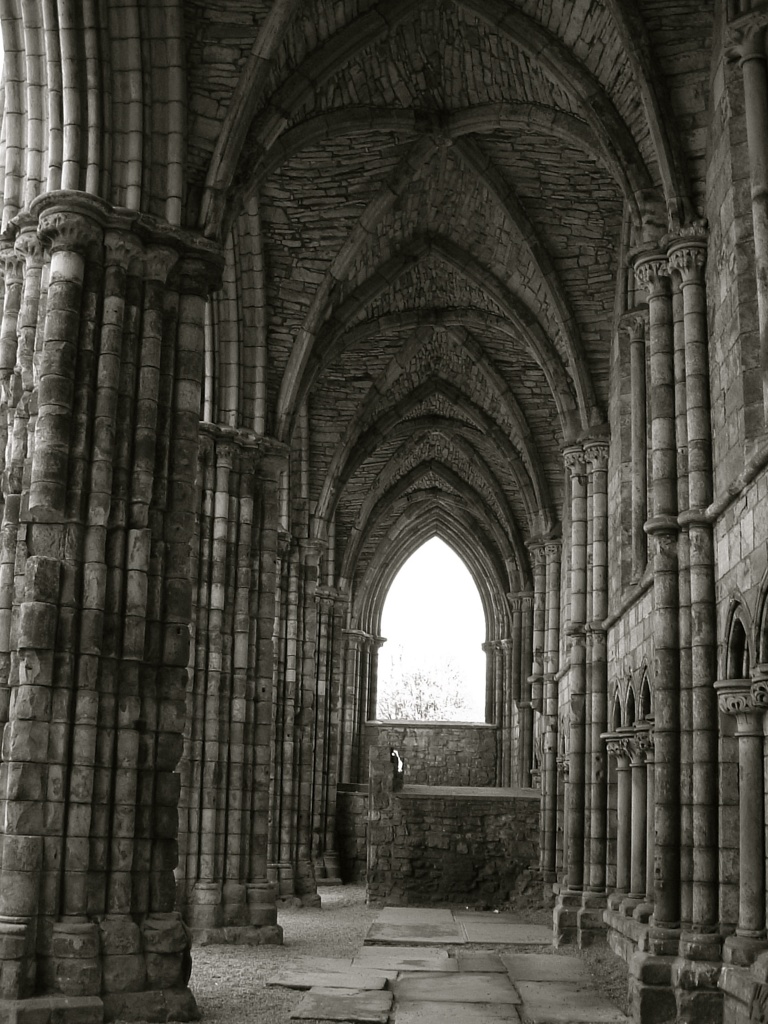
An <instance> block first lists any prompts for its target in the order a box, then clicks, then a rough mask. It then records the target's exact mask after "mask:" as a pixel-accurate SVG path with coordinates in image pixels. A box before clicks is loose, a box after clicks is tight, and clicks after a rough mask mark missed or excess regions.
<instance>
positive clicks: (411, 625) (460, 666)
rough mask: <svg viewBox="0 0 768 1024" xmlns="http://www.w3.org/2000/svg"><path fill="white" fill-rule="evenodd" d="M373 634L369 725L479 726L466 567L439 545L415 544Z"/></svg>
mask: <svg viewBox="0 0 768 1024" xmlns="http://www.w3.org/2000/svg"><path fill="white" fill-rule="evenodd" d="M381 632H382V635H383V636H384V637H386V641H385V643H384V644H383V646H382V647H381V650H380V651H379V662H378V685H377V702H376V704H377V706H376V715H377V718H380V719H401V720H411V721H454V722H483V721H485V706H486V700H485V696H486V695H485V679H486V659H485V654H484V652H483V648H482V645H483V642H484V641H485V639H486V624H485V615H484V612H483V606H482V602H481V600H480V594H479V593H478V590H477V586H476V585H475V582H474V580H473V579H472V576H471V574H470V572H469V570H468V569H467V567H466V565H465V564H464V562H463V561H462V560H461V559H460V558H459V556H458V555H457V554H456V553H455V552H454V551H453V550H452V549H451V548H450V547H449V546H448V545H447V544H445V543H444V542H443V541H442V540H439V539H438V538H436V537H435V538H433V539H432V540H429V541H427V542H426V543H425V544H423V545H422V546H421V547H420V548H419V549H418V550H417V551H416V552H415V553H414V554H413V555H411V557H410V558H409V559H408V561H407V562H406V563H405V564H404V565H403V567H402V568H401V569H400V571H399V572H398V574H397V576H395V578H394V580H393V581H392V585H391V586H390V589H389V592H388V594H387V598H386V601H385V603H384V609H383V613H382V619H381Z"/></svg>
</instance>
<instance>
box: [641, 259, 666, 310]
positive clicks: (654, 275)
mask: <svg viewBox="0 0 768 1024" xmlns="http://www.w3.org/2000/svg"><path fill="white" fill-rule="evenodd" d="M669 273H670V271H669V262H668V261H667V257H666V256H663V255H661V254H660V253H654V254H651V255H650V256H641V257H639V258H638V260H637V261H636V263H635V280H636V281H637V283H638V284H639V285H640V287H641V288H642V289H644V291H646V292H647V293H648V298H649V299H657V298H661V297H662V296H664V295H667V294H668V292H669Z"/></svg>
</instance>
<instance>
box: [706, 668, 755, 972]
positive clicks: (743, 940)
mask: <svg viewBox="0 0 768 1024" xmlns="http://www.w3.org/2000/svg"><path fill="white" fill-rule="evenodd" d="M715 689H716V691H717V698H718V704H719V706H720V710H721V711H722V712H723V713H724V714H727V715H733V716H734V718H735V719H736V739H737V741H738V745H739V921H738V924H737V926H736V934H735V935H730V936H728V938H727V939H726V940H725V943H724V945H723V959H724V961H725V962H726V963H730V964H736V965H739V966H746V965H748V964H751V963H753V962H754V960H755V959H756V957H757V956H758V955H759V954H760V953H763V952H764V951H765V950H766V948H768V942H766V929H765V923H766V922H765V835H764V811H763V799H764V797H763V715H764V710H765V708H766V707H768V685H766V683H765V681H764V680H760V681H758V682H756V683H754V684H753V683H752V680H751V679H721V680H718V681H717V682H715Z"/></svg>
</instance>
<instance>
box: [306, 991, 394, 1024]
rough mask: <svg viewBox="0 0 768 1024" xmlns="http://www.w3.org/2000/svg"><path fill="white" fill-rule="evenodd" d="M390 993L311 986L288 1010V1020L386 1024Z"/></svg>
mask: <svg viewBox="0 0 768 1024" xmlns="http://www.w3.org/2000/svg"><path fill="white" fill-rule="evenodd" d="M391 1007H392V993H391V992H357V991H354V990H346V989H322V988H316V989H312V990H311V991H310V992H309V993H308V994H307V995H306V996H304V998H303V999H302V1001H301V1002H300V1003H299V1005H298V1007H297V1008H296V1009H295V1010H294V1011H293V1012H292V1013H291V1020H348V1021H356V1022H359V1024H387V1021H388V1020H389V1011H390V1009H391Z"/></svg>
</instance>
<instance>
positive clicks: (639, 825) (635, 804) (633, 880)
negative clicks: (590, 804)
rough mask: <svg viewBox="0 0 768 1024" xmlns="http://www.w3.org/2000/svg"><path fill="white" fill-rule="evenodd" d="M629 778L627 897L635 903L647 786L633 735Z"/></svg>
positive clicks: (640, 894) (640, 884) (641, 883)
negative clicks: (630, 783)
mask: <svg viewBox="0 0 768 1024" xmlns="http://www.w3.org/2000/svg"><path fill="white" fill-rule="evenodd" d="M629 755H630V760H629V764H630V771H631V775H632V838H631V852H630V875H629V898H630V899H631V900H632V901H633V902H635V903H639V902H640V901H641V900H642V899H643V898H644V896H645V879H646V870H645V858H646V853H647V848H648V828H647V816H646V815H647V811H648V785H647V775H646V764H645V748H644V746H643V744H642V743H640V742H638V736H637V732H636V731H635V734H634V735H633V736H632V737H631V738H630V741H629Z"/></svg>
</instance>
